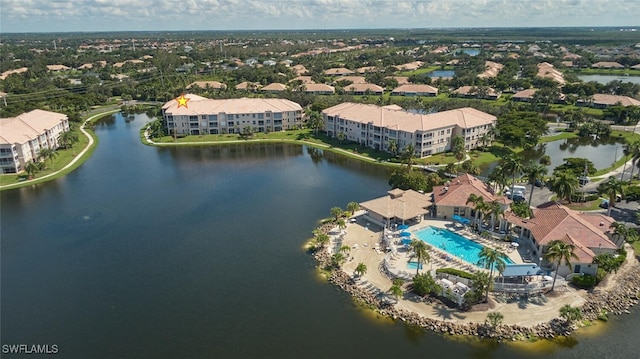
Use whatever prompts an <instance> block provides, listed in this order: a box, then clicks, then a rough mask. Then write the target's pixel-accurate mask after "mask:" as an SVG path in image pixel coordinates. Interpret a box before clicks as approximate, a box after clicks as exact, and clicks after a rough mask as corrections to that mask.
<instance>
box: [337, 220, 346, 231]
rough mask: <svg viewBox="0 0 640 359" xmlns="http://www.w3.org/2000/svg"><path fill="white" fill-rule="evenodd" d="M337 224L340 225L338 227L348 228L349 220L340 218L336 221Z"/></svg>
mask: <svg viewBox="0 0 640 359" xmlns="http://www.w3.org/2000/svg"><path fill="white" fill-rule="evenodd" d="M336 224H337V225H338V228H340V229H345V228H347V221H345V220H344V218H339V219H338V221H337V222H336Z"/></svg>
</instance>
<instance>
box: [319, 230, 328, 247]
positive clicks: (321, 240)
mask: <svg viewBox="0 0 640 359" xmlns="http://www.w3.org/2000/svg"><path fill="white" fill-rule="evenodd" d="M329 239H330V238H329V235H328V234H326V233H318V235H316V243H317V244H318V245H320V247H321V248H322V247H324V246H325V245H326V244H327V243H329Z"/></svg>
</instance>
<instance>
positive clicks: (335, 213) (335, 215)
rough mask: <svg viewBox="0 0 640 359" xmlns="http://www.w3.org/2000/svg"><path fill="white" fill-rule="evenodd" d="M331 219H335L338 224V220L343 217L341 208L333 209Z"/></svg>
mask: <svg viewBox="0 0 640 359" xmlns="http://www.w3.org/2000/svg"><path fill="white" fill-rule="evenodd" d="M330 212H331V217H333V218H334V221H335V222H337V221H338V218H340V216H342V208H340V207H331V211H330Z"/></svg>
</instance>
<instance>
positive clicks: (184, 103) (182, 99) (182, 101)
mask: <svg viewBox="0 0 640 359" xmlns="http://www.w3.org/2000/svg"><path fill="white" fill-rule="evenodd" d="M189 100H190V98H187V97H184V94H182V95H180V97H176V101H178V108H180V107H181V106H184V107H185V108H189V106H187V102H189Z"/></svg>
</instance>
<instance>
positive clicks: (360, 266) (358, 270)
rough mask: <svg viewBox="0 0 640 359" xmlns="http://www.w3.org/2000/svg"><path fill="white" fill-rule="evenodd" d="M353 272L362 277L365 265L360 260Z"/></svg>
mask: <svg viewBox="0 0 640 359" xmlns="http://www.w3.org/2000/svg"><path fill="white" fill-rule="evenodd" d="M354 273H355V274H356V275H358V277H362V276H363V275H365V273H367V265H366V264H364V263H362V262H360V263H358V266H357V267H356V269H355V270H354Z"/></svg>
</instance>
